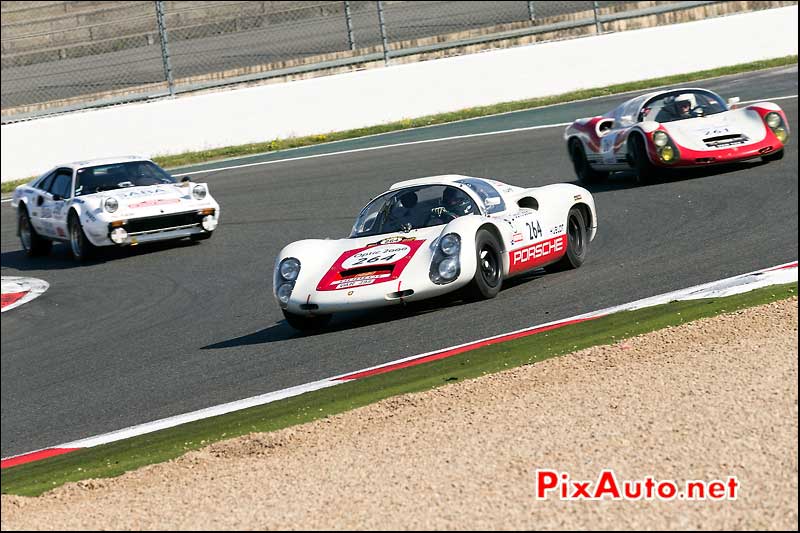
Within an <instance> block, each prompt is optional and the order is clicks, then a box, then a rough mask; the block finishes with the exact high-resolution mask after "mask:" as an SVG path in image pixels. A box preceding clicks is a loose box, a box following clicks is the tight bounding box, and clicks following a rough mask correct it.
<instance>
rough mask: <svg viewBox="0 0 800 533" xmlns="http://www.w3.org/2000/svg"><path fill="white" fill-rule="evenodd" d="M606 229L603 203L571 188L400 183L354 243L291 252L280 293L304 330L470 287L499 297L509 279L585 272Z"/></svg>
mask: <svg viewBox="0 0 800 533" xmlns="http://www.w3.org/2000/svg"><path fill="white" fill-rule="evenodd" d="M596 231H597V214H596V212H595V205H594V199H593V198H592V195H591V194H590V193H589V191H587V190H586V189H583V188H581V187H578V186H575V185H571V184H555V185H547V186H544V187H537V188H530V189H526V188H522V187H515V186H512V185H507V184H505V183H501V182H499V181H494V180H490V179H484V178H473V177H468V176H459V175H447V176H433V177H429V178H421V179H415V180H409V181H404V182H400V183H396V184H394V185H392V187H391V188H390V189H389V191H387V192H385V193H383V194H381V195H380V196H378V197H376V198H374V199H373V200H372V201H370V202H369V203H368V204H367V206H366V207H364V208H363V209H362V210H361V213H360V214H359V216H358V218H357V219H356V222H355V225H354V226H353V230H352V232H351V234H350V236H349V237H348V238H346V239H338V240H331V239H325V240H322V239H308V240H302V241H297V242H294V243H292V244H289V245H288V246H286V247H284V248H283V249H282V250H281V251H280V253H279V254H278V257H277V260H276V262H275V270H274V279H273V282H274V286H273V294H274V296H275V299H276V300H277V302H278V305H279V306H280V308H281V309H282V311H283V314H284V316H285V317H286V320H287V321H288V322H289V324H290V325H291V326H293V327H295V328H296V329H300V330H305V329H313V328H317V327H321V326H323V325H325V324H326V323H327V322H328V320H330V317H331V314H332V313H335V312H340V311H350V310H357V309H367V308H374V307H380V306H387V305H393V304H400V303H403V302H413V301H417V300H422V299H425V298H431V297H434V296H438V295H442V294H445V293H449V292H453V291H456V290H459V289H464V290H465V292H466V296H467V297H470V298H474V299H481V298H493V297H495V296H496V295H497V294H498V292H499V291H500V288H501V286H502V284H503V280H505V279H507V278H509V277H511V276H514V275H517V274H521V273H524V272H529V271H531V270H534V269H537V268H541V267H544V268H545V269H547V270H563V269H569V268H577V267H579V266H581V264H582V263H583V262H584V259H585V258H586V254H587V251H588V248H589V242H590V241H591V240H592V239H594V236H595V233H596Z"/></svg>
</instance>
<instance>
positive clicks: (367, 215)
mask: <svg viewBox="0 0 800 533" xmlns="http://www.w3.org/2000/svg"><path fill="white" fill-rule="evenodd" d="M472 214H480V211H479V210H478V206H477V205H476V203H475V202H474V201H473V199H472V198H471V197H470V195H469V194H467V193H466V192H465V191H463V190H461V189H460V188H458V187H452V186H449V185H420V186H417V187H407V188H405V189H399V190H396V191H390V192H387V193H386V194H383V195H381V196H379V197H377V198H376V199H374V200H373V201H372V202H370V203H369V204H368V205H367V206H366V207H365V208H364V209H362V210H361V214H360V215H359V216H358V218H357V219H356V223H355V224H354V225H353V231H352V232H351V233H350V237H351V238H354V237H366V236H370V235H381V234H383V233H393V232H398V231H401V232H408V231H411V230H413V229H419V228H429V227H431V226H439V225H441V224H447V223H448V222H450V221H451V220H455V219H456V218H458V217H462V216H466V215H472Z"/></svg>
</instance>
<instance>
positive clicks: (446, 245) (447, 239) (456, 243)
mask: <svg viewBox="0 0 800 533" xmlns="http://www.w3.org/2000/svg"><path fill="white" fill-rule="evenodd" d="M439 249H440V250H442V253H443V254H444V255H456V254H458V251H459V250H460V249H461V237H459V236H458V235H457V234H455V233H448V234H447V235H445V236H444V237H442V238H441V240H439Z"/></svg>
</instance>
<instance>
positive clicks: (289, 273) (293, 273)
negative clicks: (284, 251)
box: [278, 257, 300, 281]
mask: <svg viewBox="0 0 800 533" xmlns="http://www.w3.org/2000/svg"><path fill="white" fill-rule="evenodd" d="M278 273H279V274H280V275H281V277H282V278H283V279H285V280H286V281H294V280H296V279H297V275H298V274H300V261H298V260H297V259H295V258H294V257H287V258H286V259H284V260H283V261H281V264H280V266H279V267H278Z"/></svg>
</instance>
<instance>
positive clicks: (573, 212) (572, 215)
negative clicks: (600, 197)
mask: <svg viewBox="0 0 800 533" xmlns="http://www.w3.org/2000/svg"><path fill="white" fill-rule="evenodd" d="M588 250H589V232H588V231H586V221H584V219H583V213H581V210H580V209H579V208H577V207H573V208H572V209H570V210H569V214H568V215H567V252H566V253H565V254H564V257H562V258H561V259H559V260H558V261H557V262H555V263H553V264H552V265H547V266H546V267H544V268H545V270H547V271H548V272H561V271H562V270H571V269H573V268H578V267H579V266H581V265H582V264H583V262H584V261H585V260H586V252H587V251H588Z"/></svg>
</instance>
